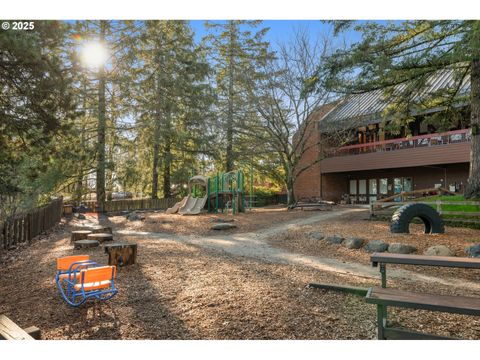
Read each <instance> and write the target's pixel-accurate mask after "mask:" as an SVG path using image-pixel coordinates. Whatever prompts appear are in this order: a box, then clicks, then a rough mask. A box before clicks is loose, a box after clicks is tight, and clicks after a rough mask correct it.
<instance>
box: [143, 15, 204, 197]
mask: <svg viewBox="0 0 480 360" xmlns="http://www.w3.org/2000/svg"><path fill="white" fill-rule="evenodd" d="M141 28H142V30H141V31H140V33H139V37H138V39H139V41H138V42H137V48H136V50H135V51H136V56H135V57H136V58H138V59H139V60H138V63H137V64H136V67H137V68H136V69H137V70H136V85H137V86H136V90H135V92H136V94H135V95H134V97H135V102H136V104H137V108H136V109H137V116H138V125H139V126H138V130H139V135H140V137H141V138H143V144H145V146H148V144H151V148H152V152H151V164H152V165H151V196H152V198H157V197H158V185H159V182H160V181H159V180H160V179H159V170H160V169H161V170H163V173H162V175H163V176H162V179H161V180H162V184H163V196H164V197H169V196H171V195H172V194H171V190H172V183H171V178H172V169H173V168H172V166H173V160H174V154H178V152H185V151H187V152H192V153H200V152H202V151H203V148H204V147H205V146H204V145H205V144H208V140H209V137H208V134H207V133H205V132H203V133H202V124H203V123H204V122H205V121H206V120H208V117H209V112H210V110H209V103H210V102H211V98H212V96H211V93H210V85H209V83H208V82H207V81H206V76H207V74H208V71H209V66H208V64H207V62H206V59H205V56H204V54H203V51H202V49H201V48H198V47H196V46H195V45H194V42H193V33H192V31H191V29H190V28H189V26H188V23H187V22H185V21H146V22H144V23H142V25H141Z"/></svg>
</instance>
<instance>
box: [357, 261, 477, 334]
mask: <svg viewBox="0 0 480 360" xmlns="http://www.w3.org/2000/svg"><path fill="white" fill-rule="evenodd" d="M370 261H371V262H372V266H374V267H377V266H379V267H380V273H381V277H382V286H381V287H372V288H370V289H369V290H368V292H367V296H366V298H365V299H366V302H367V303H370V304H376V305H377V324H378V325H377V326H378V339H381V340H385V339H449V338H446V337H442V336H438V335H433V334H425V333H420V332H415V331H409V330H403V329H397V328H391V327H388V326H387V306H394V307H401V308H412V309H421V310H429V311H441V312H449V313H456V314H464V315H477V316H479V315H480V298H474V297H467V296H457V295H455V296H452V295H438V294H425V293H418V292H411V291H404V290H399V289H390V288H387V272H386V264H401V265H418V266H440V267H455V268H467V269H480V259H475V258H473V259H472V258H458V257H448V256H422V255H404V254H383V253H382V254H381V253H374V254H373V255H372V256H371V258H370Z"/></svg>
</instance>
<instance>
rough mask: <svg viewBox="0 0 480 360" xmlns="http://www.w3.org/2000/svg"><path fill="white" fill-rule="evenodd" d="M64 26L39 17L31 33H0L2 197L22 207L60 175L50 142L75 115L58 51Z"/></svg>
mask: <svg viewBox="0 0 480 360" xmlns="http://www.w3.org/2000/svg"><path fill="white" fill-rule="evenodd" d="M67 30H68V26H67V25H65V24H63V23H61V22H57V21H39V22H35V31H13V30H9V31H1V32H0V93H1V94H2V95H1V101H0V196H7V195H8V196H10V197H17V196H19V197H22V198H24V199H28V200H29V201H28V204H25V206H33V205H35V204H36V202H37V200H38V196H39V195H41V194H42V192H43V191H45V192H48V191H51V190H52V187H54V186H55V184H56V183H57V182H58V181H59V178H61V175H58V172H57V171H56V169H58V167H57V164H58V162H57V160H56V157H57V156H59V157H60V156H61V153H60V152H59V148H58V146H56V145H55V141H54V140H55V139H58V137H59V136H64V135H65V134H67V133H68V126H67V122H68V120H71V119H73V118H74V117H75V115H76V114H75V106H74V105H75V103H74V99H73V96H72V88H71V85H72V84H71V78H70V76H69V74H68V71H67V66H66V65H65V63H64V61H63V58H62V56H63V53H62V50H61V49H62V47H63V45H64V42H65V38H66V35H67ZM42 176H43V177H42ZM47 177H49V178H48V181H47ZM0 203H3V201H0ZM0 212H1V210H0Z"/></svg>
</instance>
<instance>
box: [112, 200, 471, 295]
mask: <svg viewBox="0 0 480 360" xmlns="http://www.w3.org/2000/svg"><path fill="white" fill-rule="evenodd" d="M362 210H363V209H352V208H348V209H341V210H338V211H333V212H321V213H319V214H316V215H313V216H310V217H307V218H301V219H294V220H292V221H288V222H285V223H283V224H281V225H275V226H272V227H270V228H267V229H263V230H260V231H258V232H256V233H254V232H249V233H243V234H230V235H219V236H207V237H203V236H181V235H171V234H166V233H153V232H142V231H134V230H119V231H117V232H116V234H118V235H126V236H145V237H147V238H154V239H156V240H162V239H163V240H174V241H178V242H181V243H184V244H190V245H196V246H199V247H202V248H208V249H212V250H215V251H221V252H225V253H228V254H230V255H234V256H241V257H247V258H254V259H259V260H261V261H263V262H266V263H278V264H288V265H297V266H305V267H309V268H313V269H316V270H320V271H328V272H333V273H337V274H342V275H351V276H352V275H353V276H355V277H361V278H367V279H378V280H379V279H380V275H379V271H378V269H377V268H372V267H371V266H367V265H364V264H360V263H355V262H349V263H347V262H344V261H341V260H338V259H332V258H325V257H317V256H308V255H302V254H297V253H292V252H289V251H287V250H284V249H279V248H275V247H272V246H271V245H269V244H268V243H267V241H266V239H267V238H268V237H271V236H274V235H275V234H279V233H282V232H284V231H287V230H290V229H294V228H296V227H300V226H303V225H308V224H313V223H319V222H320V223H321V222H324V221H328V220H329V219H334V218H337V217H339V216H342V215H345V214H347V213H351V212H355V211H362ZM387 275H388V277H389V278H396V279H399V280H407V281H421V282H424V283H437V284H442V285H446V286H453V287H456V288H463V289H470V290H480V285H479V284H477V283H474V282H469V281H462V282H459V281H458V280H457V279H453V278H439V277H435V276H429V275H425V274H419V273H416V272H412V271H408V270H403V269H388V272H387Z"/></svg>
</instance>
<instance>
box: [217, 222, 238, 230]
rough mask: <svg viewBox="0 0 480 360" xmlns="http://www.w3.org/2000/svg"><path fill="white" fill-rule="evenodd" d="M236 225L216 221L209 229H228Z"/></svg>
mask: <svg viewBox="0 0 480 360" xmlns="http://www.w3.org/2000/svg"><path fill="white" fill-rule="evenodd" d="M236 227H237V225H235V224H232V223H218V224H214V225H212V227H211V229H212V230H228V229H233V228H236Z"/></svg>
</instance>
